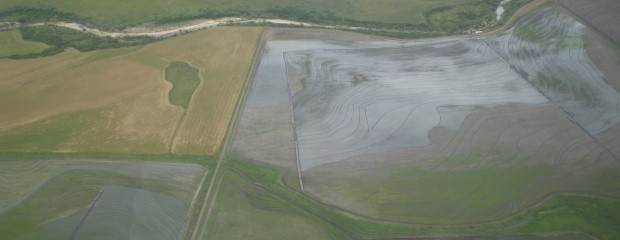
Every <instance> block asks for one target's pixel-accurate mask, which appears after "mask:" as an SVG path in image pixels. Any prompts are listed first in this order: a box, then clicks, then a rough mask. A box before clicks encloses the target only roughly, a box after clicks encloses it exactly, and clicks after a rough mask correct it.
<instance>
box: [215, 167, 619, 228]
mask: <svg viewBox="0 0 620 240" xmlns="http://www.w3.org/2000/svg"><path fill="white" fill-rule="evenodd" d="M227 163H228V165H227V166H228V170H229V171H232V172H234V173H236V174H237V175H238V176H242V177H243V178H244V179H245V181H246V182H245V183H243V186H241V187H240V188H241V189H243V190H239V189H237V190H239V191H242V192H243V195H241V196H243V198H244V199H249V200H247V201H246V202H248V203H252V204H253V207H254V208H256V209H260V210H261V211H267V212H276V213H277V212H279V213H281V214H293V215H296V216H299V217H303V218H305V219H306V220H307V221H311V222H313V224H312V225H313V226H322V227H323V228H324V232H325V233H329V234H330V236H333V237H334V238H343V237H346V238H361V239H368V238H394V237H411V236H507V235H513V234H535V235H544V234H549V233H555V234H558V233H568V232H570V233H575V232H582V233H586V234H588V235H591V236H594V237H596V238H600V239H616V238H618V237H620V232H619V230H618V229H617V228H616V227H615V226H619V225H620V202H619V201H618V200H614V199H609V198H603V197H592V196H582V195H554V196H552V197H550V198H548V199H547V200H546V201H544V202H543V203H541V204H539V205H536V206H534V207H531V208H529V209H528V210H527V211H525V212H523V213H520V214H517V215H515V216H513V217H510V218H508V219H505V220H502V221H497V222H492V223H487V224H476V225H414V224H399V223H385V222H378V221H373V220H370V219H364V218H359V217H355V216H353V215H350V214H349V213H346V212H343V211H341V210H338V209H335V208H333V207H331V206H328V205H325V204H323V203H321V202H318V201H315V200H313V199H311V198H308V197H307V196H305V195H303V194H300V193H298V192H296V191H293V190H291V189H290V188H287V187H285V186H284V185H283V184H282V183H281V177H282V173H281V172H280V171H277V170H274V169H272V168H269V167H264V166H260V165H256V164H254V163H251V162H249V161H241V160H234V159H229V160H227ZM229 179H230V177H229ZM229 181H233V183H232V184H233V185H234V184H240V183H239V180H235V179H233V180H229ZM248 184H251V185H253V186H249V185H248ZM221 191H224V194H223V195H224V196H229V197H230V195H232V194H231V193H226V191H230V190H226V189H222V190H221ZM236 196H237V197H238V196H240V195H239V194H237V195H236ZM233 197H234V196H233ZM229 200H230V199H219V200H218V202H221V201H229ZM235 201H239V200H235ZM216 204H217V203H216ZM244 208H247V206H244ZM246 211H248V210H246ZM253 211H258V210H253ZM231 214H235V213H231ZM229 219H233V220H231V222H228V223H227V224H233V225H234V224H238V223H236V222H235V221H234V219H238V216H229ZM210 221H211V222H215V221H218V219H211V220H210ZM272 227H273V226H272ZM281 227H287V226H286V225H285V226H281ZM209 231H211V232H212V231H221V230H218V229H215V228H212V229H209ZM210 234H215V233H210Z"/></svg>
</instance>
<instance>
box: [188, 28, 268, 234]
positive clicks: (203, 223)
mask: <svg viewBox="0 0 620 240" xmlns="http://www.w3.org/2000/svg"><path fill="white" fill-rule="evenodd" d="M264 34H265V29H264V28H263V29H262V31H261V33H260V34H259V37H258V39H257V40H256V43H255V44H256V50H255V51H254V58H253V60H252V62H251V63H250V68H249V69H248V74H247V75H246V79H245V83H244V85H243V88H242V92H241V94H240V95H239V98H238V99H237V106H236V107H235V111H234V113H233V116H232V119H231V122H230V123H229V127H228V131H227V134H226V136H225V137H224V140H223V144H222V146H221V148H220V156H219V157H218V160H217V164H216V166H215V170H214V172H213V177H212V178H211V182H210V183H209V188H208V189H207V193H206V195H205V199H204V202H203V205H202V208H201V209H200V213H199V217H198V220H197V221H196V225H195V227H194V229H193V231H192V235H191V236H190V239H192V240H193V239H202V238H203V237H204V233H205V232H206V228H207V222H208V219H209V215H210V213H211V210H210V209H211V208H212V205H214V204H215V200H216V197H217V193H218V192H219V186H220V184H221V182H222V181H223V178H222V179H221V180H220V182H219V183H220V184H218V185H217V187H216V190H215V192H214V194H213V197H211V196H210V195H211V191H212V190H213V186H214V184H215V181H216V180H217V177H218V176H219V175H218V173H219V169H220V167H221V165H222V162H223V161H224V158H225V156H226V153H227V152H228V145H229V143H230V139H232V136H233V134H234V132H235V128H236V125H237V124H236V123H237V121H238V115H239V112H240V110H241V107H242V106H243V105H245V104H244V101H245V98H246V95H247V93H248V92H249V91H248V87H249V86H250V83H251V82H252V79H253V76H254V73H255V70H256V65H257V64H256V60H257V59H259V56H260V53H261V51H262V43H263V35H264ZM211 198H213V201H211V204H209V199H211ZM207 205H208V206H207ZM205 211H207V212H206V214H205ZM205 215H207V216H205ZM198 231H200V234H199V235H198V236H197V235H196V234H197V233H198ZM197 237H198V238H197Z"/></svg>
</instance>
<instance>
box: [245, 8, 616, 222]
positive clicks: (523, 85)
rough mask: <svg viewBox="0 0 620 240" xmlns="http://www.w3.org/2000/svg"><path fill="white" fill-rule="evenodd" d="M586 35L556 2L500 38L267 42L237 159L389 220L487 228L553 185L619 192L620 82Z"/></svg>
mask: <svg viewBox="0 0 620 240" xmlns="http://www.w3.org/2000/svg"><path fill="white" fill-rule="evenodd" d="M586 30H588V29H587V26H584V25H583V24H581V23H580V22H579V21H577V20H575V19H574V18H573V17H572V16H571V15H570V14H569V13H568V12H567V11H565V10H563V9H561V8H559V7H558V6H557V5H555V4H551V5H547V6H545V7H543V8H541V9H538V10H536V11H534V12H532V13H530V14H527V15H525V16H524V17H523V18H522V19H521V20H520V21H518V22H517V24H516V25H515V26H514V27H513V28H511V29H510V30H508V31H507V32H505V33H502V34H499V35H494V36H471V37H453V38H440V39H427V40H416V41H396V40H370V41H369V40H364V41H361V40H360V41H339V40H330V39H329V38H325V39H322V40H275V41H269V42H267V45H266V47H265V51H264V52H263V55H262V58H261V61H260V65H259V66H258V69H257V72H256V76H255V77H254V79H253V82H252V86H251V89H250V94H249V96H248V98H247V102H246V105H245V108H244V110H243V113H242V115H241V121H240V123H239V125H238V126H237V128H236V130H237V132H236V133H235V141H234V146H233V153H234V154H235V156H237V157H241V158H245V159H252V160H255V161H260V162H263V163H267V164H271V165H275V166H279V167H283V168H284V169H286V170H287V174H289V175H296V176H297V177H299V178H300V179H301V180H300V181H299V184H300V185H301V186H302V188H301V190H302V191H303V192H304V193H306V194H307V195H309V196H311V197H314V198H316V199H319V200H321V201H323V202H325V203H328V204H330V205H333V206H337V207H340V208H342V209H344V210H346V211H349V212H351V213H353V214H357V215H361V216H364V217H371V218H375V219H384V220H390V221H399V222H411V223H428V224H471V223H482V222H488V221H495V220H498V219H503V218H507V217H509V216H513V215H514V214H517V213H520V212H522V211H523V210H524V209H527V208H529V207H531V206H533V205H535V204H537V203H540V202H541V201H542V200H543V199H545V198H546V197H548V196H549V195H550V194H554V193H562V192H578V193H585V194H596V195H603V196H610V197H619V196H620V164H619V163H620V162H619V161H620V159H618V156H616V153H615V152H614V150H613V149H618V148H617V146H612V144H614V143H618V142H620V141H618V136H617V134H615V135H614V133H615V132H617V129H618V127H617V126H618V122H620V115H619V113H620V94H619V93H618V91H617V89H615V88H614V87H613V86H612V85H610V83H611V84H615V83H613V82H610V81H609V80H610V79H617V77H618V76H615V75H609V73H610V72H613V71H602V70H600V69H599V67H598V66H597V65H596V64H595V63H594V62H593V61H592V60H591V59H590V57H591V53H590V52H586V47H588V46H591V45H587V44H593V43H596V42H595V41H594V42H593V39H596V38H592V37H591V36H588V35H587V34H594V33H593V32H591V31H586ZM334 39H335V38H334ZM599 45H600V46H599ZM599 45H597V47H598V48H601V47H605V46H607V45H605V44H599ZM598 51H600V49H599V50H598ZM614 86H615V85H614ZM610 149H611V150H610ZM616 152H617V151H616ZM295 168H297V169H295ZM295 170H297V171H295ZM295 173H297V174H295ZM289 177H290V176H289ZM288 185H289V186H292V185H291V184H288ZM472 219H475V221H473V220H472ZM472 221H473V222H472Z"/></svg>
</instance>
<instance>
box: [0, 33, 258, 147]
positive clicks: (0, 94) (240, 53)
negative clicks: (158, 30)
mask: <svg viewBox="0 0 620 240" xmlns="http://www.w3.org/2000/svg"><path fill="white" fill-rule="evenodd" d="M260 32H261V30H260V29H259V28H214V29H209V30H207V31H201V32H196V33H192V34H187V35H184V36H180V37H176V38H172V39H168V40H165V41H161V42H157V43H154V44H150V45H147V46H144V47H139V48H138V47H134V48H120V49H111V50H103V51H95V52H87V53H80V52H77V51H75V50H71V49H69V50H67V51H66V52H64V53H61V54H58V55H55V56H51V57H44V58H37V59H29V60H6V59H5V60H0V111H2V112H3V113H4V114H2V115H0V151H2V152H50V151H51V152H106V153H134V154H136V153H139V154H143V153H146V154H162V153H167V152H168V151H170V150H171V151H172V152H173V153H179V154H202V155H211V154H214V153H215V152H216V151H217V150H218V149H219V145H220V143H221V141H222V139H223V136H224V133H225V132H226V129H227V127H228V124H229V121H230V118H231V116H232V112H233V110H234V106H235V105H236V102H237V99H238V96H239V93H240V92H241V88H242V86H243V83H244V82H245V79H246V74H247V72H248V70H249V67H250V63H251V61H252V60H251V59H252V54H253V53H254V49H255V47H256V41H257V39H258V36H259V33H260ZM228 37H233V38H235V39H238V41H235V42H231V41H228V40H227V38H228ZM171 62H184V63H186V64H189V65H191V66H193V67H195V68H197V70H195V71H196V72H197V75H198V76H193V77H194V78H195V77H199V83H198V86H197V87H194V88H195V89H196V90H195V91H193V92H191V91H190V92H188V93H187V94H181V95H184V96H181V98H182V99H183V100H182V102H183V103H182V105H183V107H187V110H185V109H184V108H183V107H180V106H175V105H172V104H171V103H170V100H171V99H172V100H173V101H174V99H177V98H179V97H178V95H179V94H178V93H176V91H175V92H172V93H170V91H171V88H172V86H171V84H170V83H169V82H167V81H166V79H165V69H166V68H167V67H168V66H169V65H170V63H171ZM194 75H196V73H194ZM192 80H193V81H195V79H189V80H188V81H192ZM177 85H178V84H177ZM175 89H176V88H175ZM192 93H193V94H192ZM175 103H176V102H175Z"/></svg>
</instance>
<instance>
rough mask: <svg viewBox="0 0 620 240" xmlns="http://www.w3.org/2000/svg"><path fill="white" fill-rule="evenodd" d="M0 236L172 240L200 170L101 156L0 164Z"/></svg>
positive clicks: (182, 223) (182, 221) (180, 226)
mask: <svg viewBox="0 0 620 240" xmlns="http://www.w3.org/2000/svg"><path fill="white" fill-rule="evenodd" d="M0 169H1V170H0V178H1V179H3V181H2V182H0V196H1V198H0V238H2V239H43V238H44V239H69V238H70V237H76V238H77V239H85V238H89V239H90V238H105V239H125V238H130V239H176V238H178V237H179V235H180V234H181V231H182V229H183V227H184V226H185V224H186V220H187V212H188V208H189V206H190V205H191V202H192V199H193V196H194V195H195V192H196V186H197V185H198V183H199V181H200V179H201V176H202V175H203V172H204V171H205V169H204V168H203V167H202V166H199V165H195V164H166V163H145V162H141V163H132V162H120V161H99V160H54V161H49V160H42V161H2V162H0Z"/></svg>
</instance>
